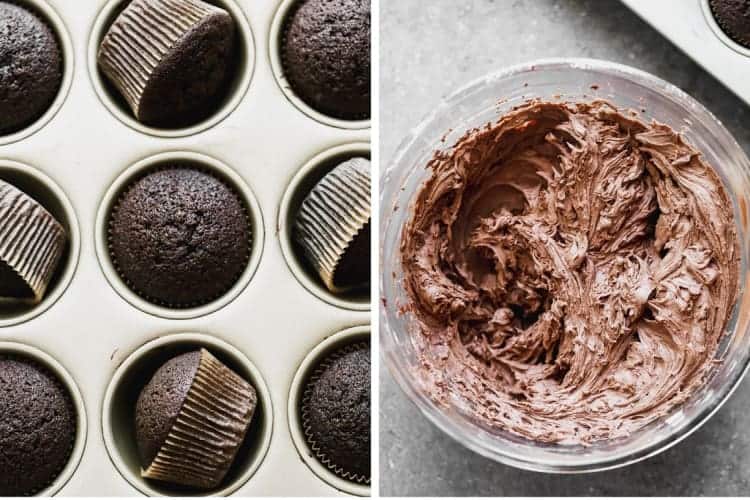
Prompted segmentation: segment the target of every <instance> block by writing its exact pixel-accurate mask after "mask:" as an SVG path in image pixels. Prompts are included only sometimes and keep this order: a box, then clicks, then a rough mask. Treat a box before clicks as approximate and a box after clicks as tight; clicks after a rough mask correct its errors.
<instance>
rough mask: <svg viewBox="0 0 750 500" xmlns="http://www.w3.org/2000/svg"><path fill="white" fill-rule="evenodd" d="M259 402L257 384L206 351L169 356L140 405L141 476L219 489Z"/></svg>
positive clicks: (137, 411) (137, 415) (137, 416)
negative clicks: (250, 382) (250, 381)
mask: <svg viewBox="0 0 750 500" xmlns="http://www.w3.org/2000/svg"><path fill="white" fill-rule="evenodd" d="M257 405H258V397H257V394H256V391H255V389H254V388H253V387H252V385H250V384H249V383H248V382H247V381H245V380H244V379H242V378H241V377H240V376H239V375H237V374H236V373H234V372H233V371H232V370H231V369H229V368H228V367H226V366H225V365H224V364H222V363H221V362H220V361H219V360H218V359H216V358H215V357H214V356H213V355H212V354H211V353H209V352H208V351H207V350H206V349H200V350H196V351H191V352H187V353H185V354H181V355H178V356H176V357H174V358H172V359H170V360H169V361H167V362H166V363H164V364H163V365H162V366H161V367H160V368H159V369H158V370H157V371H156V373H155V374H154V376H153V377H152V378H151V380H150V381H149V382H148V384H146V386H145V387H144V388H143V390H142V391H141V393H140V395H139V397H138V401H137V403H136V408H135V427H136V429H135V430H136V432H135V435H136V441H137V445H138V450H139V454H140V458H141V464H142V472H141V474H142V476H143V477H145V478H149V479H154V480H158V481H162V482H167V483H171V484H175V485H181V486H187V487H193V488H196V489H199V490H208V489H212V488H215V487H216V486H218V485H219V484H220V483H221V481H222V480H223V479H224V476H225V475H226V473H227V471H228V470H229V468H230V466H231V465H232V462H233V461H234V458H235V455H236V454H237V451H238V450H239V448H240V446H241V444H242V442H243V440H244V438H245V435H246V433H247V430H248V427H249V426H250V424H251V421H252V419H253V415H254V413H255V410H256V407H257Z"/></svg>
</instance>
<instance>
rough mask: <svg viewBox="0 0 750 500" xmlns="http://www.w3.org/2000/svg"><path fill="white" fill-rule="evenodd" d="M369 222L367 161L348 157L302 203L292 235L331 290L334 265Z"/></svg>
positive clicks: (337, 289) (338, 290) (334, 272)
mask: <svg viewBox="0 0 750 500" xmlns="http://www.w3.org/2000/svg"><path fill="white" fill-rule="evenodd" d="M369 222H370V162H369V161H367V160H366V159H364V158H353V159H351V160H348V161H346V162H344V163H342V164H340V165H339V166H337V167H336V168H334V169H333V170H332V171H330V172H329V173H328V174H326V175H325V177H323V178H322V179H321V180H320V182H318V184H317V185H316V186H315V187H313V189H312V190H311V191H310V193H309V194H308V195H307V197H306V198H305V199H304V201H303V202H302V206H301V207H300V210H299V213H298V214H297V219H296V223H295V238H296V240H297V242H298V243H299V244H300V245H301V246H302V248H303V249H304V252H305V255H306V256H307V259H308V260H309V261H310V263H311V264H312V266H313V267H314V268H315V270H316V271H317V272H318V274H319V275H320V277H321V279H322V280H323V283H325V285H326V287H327V288H328V289H329V290H330V291H332V292H336V293H339V292H346V291H347V290H348V288H351V287H348V288H342V287H339V286H337V284H336V283H335V280H334V278H335V275H336V268H337V266H338V264H339V262H340V261H341V257H342V256H343V255H344V253H345V252H346V250H347V248H348V247H349V245H351V243H352V242H353V241H354V238H355V237H356V236H357V233H359V232H360V231H361V230H362V229H363V228H364V227H365V226H366V225H367V224H369Z"/></svg>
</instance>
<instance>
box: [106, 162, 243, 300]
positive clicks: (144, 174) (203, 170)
mask: <svg viewBox="0 0 750 500" xmlns="http://www.w3.org/2000/svg"><path fill="white" fill-rule="evenodd" d="M169 168H184V169H188V170H195V171H197V172H201V173H203V174H206V175H210V176H211V177H212V178H214V179H216V180H217V181H218V182H220V183H221V184H222V185H223V186H224V187H226V188H227V189H228V190H229V191H230V192H231V193H232V194H233V195H234V196H236V197H237V199H238V200H239V201H240V204H241V205H242V209H243V212H244V213H245V220H246V221H247V237H248V253H247V255H245V262H244V263H243V269H242V271H241V272H239V273H238V274H237V275H236V276H234V277H233V278H232V282H231V284H230V285H228V286H227V287H226V288H225V289H224V290H222V291H221V292H219V293H217V294H216V295H215V296H214V297H210V298H208V299H206V300H202V301H195V302H191V303H170V302H166V301H163V300H159V299H157V298H155V297H151V296H150V295H148V294H147V293H144V292H142V291H141V290H139V289H138V288H137V287H136V286H135V285H134V284H133V282H132V281H131V280H129V279H128V278H127V277H126V276H125V273H124V272H123V271H122V269H120V266H119V264H118V262H117V259H116V258H115V255H114V252H112V251H111V248H112V223H113V218H114V215H115V214H116V213H117V210H118V209H119V208H120V202H121V200H122V197H123V196H125V195H126V194H127V193H128V192H129V191H130V190H131V189H132V188H133V187H134V186H135V185H136V184H137V183H138V181H140V180H141V179H143V178H145V177H147V176H149V175H151V174H155V173H157V172H160V171H162V170H167V169H169ZM253 229H255V228H254V227H253V221H252V219H251V217H250V208H249V207H248V205H247V202H246V201H245V199H244V198H243V197H242V196H241V194H240V190H239V189H238V188H235V186H233V185H232V184H231V183H229V182H226V181H225V180H224V179H222V178H221V177H220V176H219V175H216V174H215V173H214V172H213V170H212V169H211V168H209V167H200V166H194V165H191V164H189V163H187V164H186V163H183V162H181V161H180V160H179V159H178V160H175V161H174V162H170V163H169V164H168V165H158V166H152V167H146V169H145V170H144V171H142V172H140V173H139V175H137V176H136V177H134V178H133V179H132V180H131V181H129V182H128V183H127V184H125V186H124V187H123V188H122V189H121V191H120V194H119V195H118V196H117V198H116V200H115V202H114V204H113V205H112V208H110V210H109V213H108V215H107V254H108V255H109V258H110V259H111V261H112V267H113V268H114V270H115V272H116V273H117V275H118V276H119V277H120V279H121V280H122V281H123V283H125V285H126V286H127V287H128V289H129V290H131V291H132V292H133V293H135V294H136V295H137V296H138V297H140V298H142V299H143V300H145V301H147V302H149V303H151V304H155V305H157V306H160V307H166V308H169V309H190V308H192V307H200V306H202V305H205V304H210V303H211V302H213V301H215V300H217V299H218V298H219V297H221V296H223V295H224V294H225V293H227V292H228V291H229V290H231V289H232V287H233V286H235V285H236V284H237V282H238V281H239V279H240V277H241V276H242V273H243V272H245V269H247V266H248V264H249V263H250V256H251V255H252V252H253V243H254V238H255V237H256V236H255V234H254V233H253Z"/></svg>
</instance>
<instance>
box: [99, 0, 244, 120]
mask: <svg viewBox="0 0 750 500" xmlns="http://www.w3.org/2000/svg"><path fill="white" fill-rule="evenodd" d="M235 38H236V26H235V23H234V20H233V18H232V16H231V15H230V14H229V13H228V12H227V11H225V10H224V9H221V8H219V7H216V6H214V5H212V4H210V3H207V2H203V1H201V0H131V1H130V2H129V3H128V4H127V6H126V7H125V9H124V10H123V11H122V12H121V13H120V15H119V16H118V17H117V18H116V19H115V20H114V22H113V23H112V25H111V26H110V28H109V30H108V31H107V33H106V35H105V36H104V38H103V39H102V42H101V44H100V46H99V51H98V55H97V63H98V66H99V68H100V70H101V71H102V73H103V74H104V75H105V76H106V77H107V78H108V80H109V81H110V83H111V84H112V85H113V87H114V88H115V89H116V90H117V92H118V93H119V94H120V95H121V97H122V98H123V99H124V100H125V101H126V102H127V105H128V106H129V108H130V110H131V111H132V113H133V115H134V116H135V118H136V119H137V120H138V121H140V122H141V123H144V124H146V125H151V126H156V127H163V128H177V127H184V126H188V125H191V124H194V123H196V122H198V121H200V120H202V119H204V118H205V117H207V116H208V115H209V114H210V113H211V112H213V111H214V109H215V108H216V107H217V106H218V105H219V102H220V101H221V99H222V98H223V96H224V95H225V94H226V92H228V87H229V80H230V78H231V76H232V74H233V72H234V71H235V64H234V59H235V58H234V56H235V50H236V40H235Z"/></svg>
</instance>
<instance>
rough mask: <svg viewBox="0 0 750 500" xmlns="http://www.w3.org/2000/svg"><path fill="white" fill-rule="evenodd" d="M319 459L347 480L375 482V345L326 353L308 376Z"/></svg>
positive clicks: (306, 417)
mask: <svg viewBox="0 0 750 500" xmlns="http://www.w3.org/2000/svg"><path fill="white" fill-rule="evenodd" d="M300 413H301V420H302V428H303V431H304V433H305V438H306V439H307V443H308V445H309V446H310V449H311V450H312V451H313V453H314V454H315V457H316V458H317V459H318V460H319V461H320V463H322V464H323V465H324V466H326V467H327V468H328V469H329V470H331V471H332V472H334V473H335V474H336V475H338V476H339V477H341V478H344V479H347V480H349V481H353V482H356V483H360V484H369V483H370V343H369V342H359V343H356V344H350V345H347V346H345V347H342V348H340V349H338V350H336V351H334V352H333V353H331V354H329V355H328V356H326V357H325V358H324V359H323V360H322V361H321V362H320V363H319V364H318V366H317V367H316V368H315V369H314V370H313V372H312V375H311V376H310V378H309V379H308V380H307V382H306V384H305V388H304V393H303V396H302V406H301V408H300Z"/></svg>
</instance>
